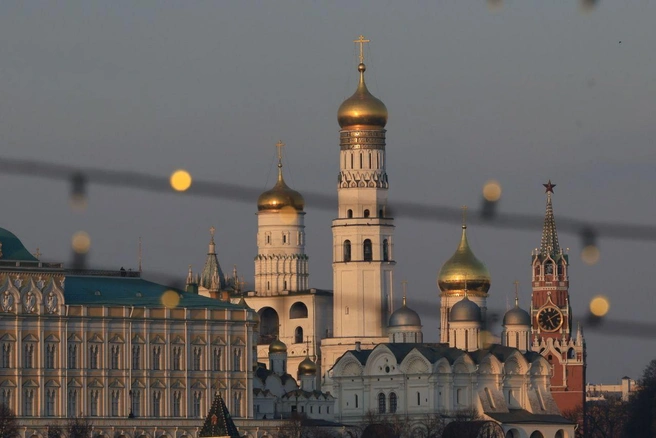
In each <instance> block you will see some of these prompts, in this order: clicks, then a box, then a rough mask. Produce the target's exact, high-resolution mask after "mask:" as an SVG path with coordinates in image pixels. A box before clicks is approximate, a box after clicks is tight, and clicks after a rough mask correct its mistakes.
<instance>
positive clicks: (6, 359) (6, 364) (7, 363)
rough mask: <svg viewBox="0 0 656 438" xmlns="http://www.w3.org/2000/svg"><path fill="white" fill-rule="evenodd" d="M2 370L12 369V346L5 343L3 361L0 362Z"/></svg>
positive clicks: (3, 345)
mask: <svg viewBox="0 0 656 438" xmlns="http://www.w3.org/2000/svg"><path fill="white" fill-rule="evenodd" d="M0 366H2V368H11V344H10V343H9V342H5V343H3V344H2V360H0Z"/></svg>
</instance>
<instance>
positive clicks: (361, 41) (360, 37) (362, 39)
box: [353, 35, 371, 64]
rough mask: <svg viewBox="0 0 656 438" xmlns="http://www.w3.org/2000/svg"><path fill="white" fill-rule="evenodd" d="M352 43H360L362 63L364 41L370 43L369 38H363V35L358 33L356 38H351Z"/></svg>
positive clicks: (361, 60)
mask: <svg viewBox="0 0 656 438" xmlns="http://www.w3.org/2000/svg"><path fill="white" fill-rule="evenodd" d="M353 42H354V43H358V44H360V56H359V59H360V64H362V63H364V43H370V42H371V40H366V39H364V35H360V36H359V37H358V39H357V40H353Z"/></svg>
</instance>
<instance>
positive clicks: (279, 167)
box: [276, 140, 285, 182]
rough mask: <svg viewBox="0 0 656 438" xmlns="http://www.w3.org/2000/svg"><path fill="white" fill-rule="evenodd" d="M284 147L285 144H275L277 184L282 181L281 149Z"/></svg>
mask: <svg viewBox="0 0 656 438" xmlns="http://www.w3.org/2000/svg"><path fill="white" fill-rule="evenodd" d="M283 146H285V143H283V142H282V141H280V140H278V143H276V148H277V149H278V182H280V181H282V148H283Z"/></svg>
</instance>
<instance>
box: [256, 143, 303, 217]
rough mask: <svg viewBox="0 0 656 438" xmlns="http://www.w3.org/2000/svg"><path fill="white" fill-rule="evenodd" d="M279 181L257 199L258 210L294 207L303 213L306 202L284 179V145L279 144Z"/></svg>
mask: <svg viewBox="0 0 656 438" xmlns="http://www.w3.org/2000/svg"><path fill="white" fill-rule="evenodd" d="M276 146H277V147H278V181H277V182H276V184H275V185H274V186H273V187H272V188H271V189H270V190H267V191H266V192H264V193H262V194H261V195H260V197H259V198H258V199H257V209H258V211H262V210H281V209H283V208H285V207H292V208H293V209H294V210H296V211H303V207H305V200H304V199H303V196H302V195H301V194H300V193H299V192H297V191H296V190H293V189H291V188H290V187H289V186H288V185H287V184H286V183H285V180H284V179H283V177H282V154H281V148H282V146H284V143H282V142H278V144H277V145H276Z"/></svg>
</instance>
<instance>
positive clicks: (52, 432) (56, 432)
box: [48, 423, 64, 438]
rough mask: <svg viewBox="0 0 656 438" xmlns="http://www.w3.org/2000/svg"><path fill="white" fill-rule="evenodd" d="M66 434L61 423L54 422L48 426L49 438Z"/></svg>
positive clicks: (59, 437) (60, 437) (58, 437)
mask: <svg viewBox="0 0 656 438" xmlns="http://www.w3.org/2000/svg"><path fill="white" fill-rule="evenodd" d="M63 436H64V427H62V425H61V424H59V423H53V424H51V425H49V426H48V438H62V437H63Z"/></svg>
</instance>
